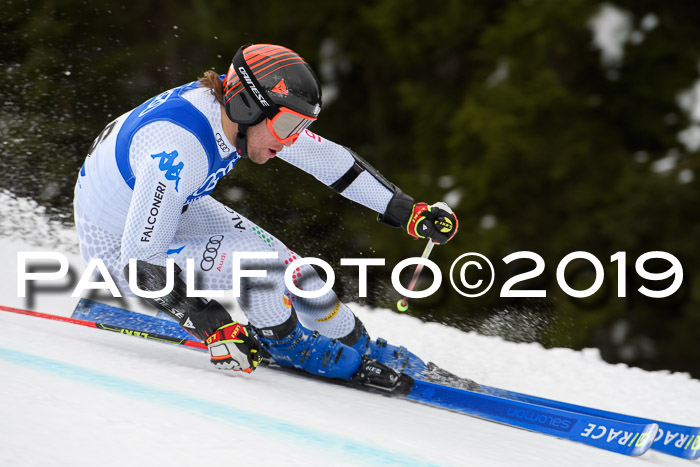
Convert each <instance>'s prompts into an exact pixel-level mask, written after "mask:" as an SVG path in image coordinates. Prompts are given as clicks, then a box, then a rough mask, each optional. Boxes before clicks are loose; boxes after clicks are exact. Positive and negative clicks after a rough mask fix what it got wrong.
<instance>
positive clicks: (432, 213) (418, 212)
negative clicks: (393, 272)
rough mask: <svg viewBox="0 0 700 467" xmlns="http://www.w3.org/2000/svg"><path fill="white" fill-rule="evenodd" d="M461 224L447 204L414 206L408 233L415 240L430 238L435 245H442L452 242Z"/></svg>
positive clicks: (417, 204)
mask: <svg viewBox="0 0 700 467" xmlns="http://www.w3.org/2000/svg"><path fill="white" fill-rule="evenodd" d="M458 225H459V222H458V221H457V216H455V214H454V212H452V209H450V207H449V206H448V205H447V204H445V203H435V204H433V205H432V206H428V204H427V203H416V204H414V205H413V210H412V211H411V217H409V218H408V224H407V225H406V231H407V232H408V234H409V235H410V236H411V237H414V238H426V237H427V238H430V239H431V240H432V241H433V243H435V244H438V245H442V244H443V243H447V242H449V241H450V240H452V237H454V236H455V234H456V233H457V227H458Z"/></svg>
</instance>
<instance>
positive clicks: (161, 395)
mask: <svg viewBox="0 0 700 467" xmlns="http://www.w3.org/2000/svg"><path fill="white" fill-rule="evenodd" d="M0 359H1V360H4V361H6V362H8V363H11V364H14V365H18V366H21V367H23V368H29V369H32V370H36V371H41V372H44V373H50V374H54V375H57V376H60V377H63V378H67V379H70V380H71V381H73V382H78V383H82V384H86V385H90V386H94V387H98V388H101V389H107V390H109V391H112V392H115V393H117V394H119V395H122V396H128V397H131V398H133V399H139V400H141V401H146V402H149V403H155V404H158V405H162V406H166V407H168V408H173V409H176V410H179V411H186V412H189V413H194V414H197V415H203V416H205V417H208V418H212V419H215V420H216V421H218V422H223V423H226V424H228V425H233V426H235V427H239V426H240V424H241V423H246V424H248V425H247V426H249V427H254V429H257V430H260V431H263V432H268V433H269V434H271V435H272V436H281V437H284V438H287V439H291V440H292V441H296V442H301V443H303V445H308V444H312V445H314V446H317V447H319V448H321V449H323V450H329V449H330V450H331V451H332V452H334V453H338V452H344V453H345V454H350V455H352V456H353V457H356V458H357V459H358V460H359V461H360V463H362V464H370V463H371V464H377V465H387V464H388V465H409V466H413V465H421V466H424V465H436V464H431V463H429V462H427V461H425V460H418V459H416V458H415V457H413V456H409V455H406V454H404V453H400V452H392V451H389V450H386V449H382V448H380V447H377V446H372V445H370V444H365V443H361V442H358V441H352V440H347V439H345V438H343V437H341V436H337V435H331V434H328V433H323V432H320V431H315V430H312V429H309V428H306V427H303V426H300V425H295V424H292V423H289V422H285V421H282V420H278V419H275V418H273V417H270V416H266V415H261V414H257V413H254V412H247V411H245V410H241V409H238V408H233V407H228V406H226V405H224V404H218V403H216V402H211V401H207V400H203V399H198V398H195V397H192V396H188V395H186V394H181V393H178V392H175V391H170V390H168V389H162V388H158V387H154V386H149V385H147V384H143V383H139V382H137V381H132V380H129V379H125V378H120V377H118V376H113V375H109V374H107V373H102V372H99V371H95V370H91V369H88V368H84V367H80V366H77V365H71V364H69V363H64V362H61V361H58V360H53V359H48V358H43V357H39V356H37V355H33V354H29V353H25V352H21V351H18V350H13V349H7V348H4V347H0Z"/></svg>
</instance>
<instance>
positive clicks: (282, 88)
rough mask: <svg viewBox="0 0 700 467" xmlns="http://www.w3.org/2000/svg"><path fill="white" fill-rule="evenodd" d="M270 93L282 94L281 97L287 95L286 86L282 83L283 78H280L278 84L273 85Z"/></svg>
mask: <svg viewBox="0 0 700 467" xmlns="http://www.w3.org/2000/svg"><path fill="white" fill-rule="evenodd" d="M271 92H276V93H277V94H282V95H283V96H288V95H289V91H288V90H287V85H286V84H285V83H284V78H282V79H281V80H280V82H279V83H277V84H275V87H274V88H272V90H271Z"/></svg>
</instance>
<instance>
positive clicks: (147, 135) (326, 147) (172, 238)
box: [74, 44, 457, 380]
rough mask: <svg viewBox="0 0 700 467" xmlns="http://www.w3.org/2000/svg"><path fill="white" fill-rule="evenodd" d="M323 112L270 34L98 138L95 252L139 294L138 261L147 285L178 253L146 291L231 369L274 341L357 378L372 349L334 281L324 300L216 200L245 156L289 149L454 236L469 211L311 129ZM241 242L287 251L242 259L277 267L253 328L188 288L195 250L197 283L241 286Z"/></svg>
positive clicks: (262, 157)
mask: <svg viewBox="0 0 700 467" xmlns="http://www.w3.org/2000/svg"><path fill="white" fill-rule="evenodd" d="M320 109H321V91H320V86H319V83H318V81H317V79H316V77H315V75H314V74H313V71H312V70H311V68H310V67H309V66H308V64H306V62H304V60H303V59H302V58H301V57H300V56H299V55H297V54H296V53H294V52H293V51H291V50H289V49H286V48H284V47H280V46H275V45H266V44H258V45H250V46H247V47H241V49H239V51H238V52H237V53H236V55H235V57H234V59H233V60H232V64H231V67H230V68H229V70H228V73H227V75H225V76H219V75H216V74H215V73H214V72H211V71H210V72H207V73H205V75H204V76H203V77H202V78H200V80H199V81H196V82H193V83H189V84H186V85H184V86H181V87H178V88H175V89H171V90H169V91H166V92H164V93H162V94H160V95H159V96H156V97H154V98H152V99H150V100H148V101H146V102H145V103H143V104H142V105H141V106H139V107H137V108H136V109H134V110H132V111H130V112H127V113H126V114H124V115H122V116H120V117H118V118H117V119H116V120H114V121H113V122H111V123H109V124H108V125H107V126H106V127H105V129H104V130H103V131H102V133H100V135H99V136H98V137H97V139H96V140H95V142H94V143H93V145H92V147H91V148H90V151H89V153H88V156H87V158H86V160H85V162H84V164H83V166H82V168H81V170H80V175H79V177H78V182H77V184H76V188H75V201H74V207H75V221H76V226H77V230H78V233H79V237H80V248H81V253H82V256H83V259H84V260H85V261H86V262H88V261H89V260H91V259H93V258H99V259H101V260H102V261H103V262H104V264H105V265H106V266H107V268H108V269H109V272H110V274H111V276H112V277H113V278H115V279H116V280H117V281H118V282H117V285H118V286H119V288H120V290H121V291H122V292H123V293H124V294H127V295H128V294H131V292H130V290H129V287H128V279H127V278H128V275H129V259H130V258H134V259H136V260H137V263H136V264H137V268H136V282H137V284H138V286H139V288H140V289H141V290H146V291H159V290H162V289H163V288H164V286H165V283H166V268H165V265H166V260H167V259H168V258H173V259H174V261H175V264H176V271H177V274H176V277H175V286H174V289H173V291H172V292H171V293H169V294H167V295H165V296H164V297H162V298H158V299H147V300H149V301H150V302H151V303H152V304H153V305H155V306H156V307H157V308H159V309H161V310H162V311H165V312H166V313H168V314H170V315H171V316H173V317H174V318H176V319H177V320H178V321H179V323H180V325H181V326H183V328H184V329H186V330H187V331H188V332H190V333H191V334H192V335H194V336H195V337H197V338H199V339H201V340H203V341H205V342H206V343H207V345H208V347H209V349H210V356H211V360H212V363H213V364H214V365H215V366H216V367H218V368H222V369H232V370H239V371H245V372H251V371H252V370H253V369H255V367H256V366H257V364H258V363H259V362H260V356H261V353H263V352H264V351H263V350H262V349H263V348H264V349H265V351H267V352H269V354H270V356H271V357H272V358H273V359H274V360H275V361H276V362H277V363H279V364H282V365H286V366H291V367H296V368H300V369H303V370H306V371H308V372H311V373H314V374H318V375H324V376H328V377H334V378H342V379H346V380H348V379H351V378H352V377H353V376H354V375H356V374H357V372H358V369H359V368H360V366H361V365H362V362H363V357H362V356H363V355H365V354H366V355H367V356H369V355H371V354H372V352H373V349H372V345H374V344H373V343H372V345H370V339H369V337H368V335H367V332H366V330H365V328H364V326H363V325H362V323H361V322H360V321H359V320H358V319H357V318H356V317H355V316H354V314H353V313H352V311H350V309H349V308H348V307H347V306H345V305H344V304H343V303H341V302H340V301H339V300H338V298H337V297H336V295H335V293H333V292H332V291H329V292H328V293H327V294H326V295H325V296H323V297H320V298H314V299H308V298H301V297H298V296H295V295H294V294H292V293H291V292H290V291H289V290H288V289H287V287H286V286H285V284H284V279H283V274H284V270H285V268H286V267H287V266H288V264H290V263H291V262H293V261H294V260H295V259H297V257H298V256H297V255H296V254H295V253H294V252H293V251H292V250H290V249H289V248H287V247H286V246H285V245H284V244H283V243H282V242H280V241H279V240H278V239H276V238H275V237H274V236H273V235H271V234H270V233H268V232H266V231H265V230H263V229H262V228H261V227H259V226H257V225H256V224H255V223H253V222H251V221H250V220H248V219H246V218H245V217H243V216H242V215H240V214H238V213H237V212H236V211H234V210H233V209H231V208H229V207H227V206H224V205H223V204H221V203H220V202H218V201H216V200H215V199H214V198H212V197H211V196H210V193H211V192H212V190H213V189H214V187H215V186H216V183H217V181H218V180H219V179H220V178H221V177H223V176H224V175H226V174H227V173H228V172H229V171H231V169H233V167H234V165H235V164H236V163H238V162H239V161H240V160H241V159H242V158H247V159H249V160H250V161H252V162H253V163H256V164H264V163H266V162H267V161H268V160H269V159H272V158H275V157H279V158H280V159H283V160H285V161H287V162H289V163H290V164H292V165H294V166H296V167H298V168H300V169H302V170H304V171H306V172H308V173H310V174H312V175H314V176H315V177H316V178H317V179H318V180H320V181H321V182H322V183H324V184H326V185H328V186H330V187H331V188H333V189H334V190H335V191H336V192H338V193H340V194H342V195H343V196H345V197H347V198H349V199H351V200H353V201H356V202H357V203H360V204H362V205H364V206H366V207H368V208H370V209H372V210H374V211H376V212H377V213H379V220H380V221H381V222H383V223H385V224H388V225H390V226H393V227H401V228H404V229H406V230H407V232H408V233H409V234H411V235H412V236H414V237H416V238H426V237H429V238H431V239H432V240H433V241H434V242H436V243H445V242H447V241H448V240H449V239H451V238H452V237H453V236H454V234H455V233H456V231H457V219H456V217H455V215H454V214H453V213H451V212H448V211H446V210H443V209H440V208H438V207H435V206H432V207H431V206H429V205H427V204H426V203H415V202H414V200H413V199H412V198H411V197H409V196H407V195H405V194H404V193H403V192H402V191H401V190H399V189H398V188H397V187H396V186H394V185H393V184H391V183H389V182H388V181H387V180H386V179H384V178H383V177H382V176H381V175H380V174H379V173H378V172H377V171H376V170H374V169H373V168H372V167H371V166H370V165H369V164H367V163H366V162H365V161H364V160H362V159H361V158H360V157H358V156H357V155H356V154H355V153H353V152H352V151H351V150H349V149H347V148H345V147H343V146H340V145H338V144H335V143H333V142H331V141H329V140H328V139H325V138H323V137H320V136H318V135H316V134H314V133H311V132H310V131H308V130H307V127H308V126H309V125H310V124H311V123H312V122H313V121H314V120H316V118H317V116H318V113H319V112H320ZM233 252H277V253H278V259H277V260H261V259H257V260H255V259H251V260H243V261H242V264H241V268H242V269H246V270H249V269H264V270H266V271H267V277H261V278H246V279H244V280H243V281H242V287H241V290H242V295H241V297H240V299H239V303H240V305H241V308H242V309H243V311H244V312H245V314H246V316H247V318H248V320H249V323H250V326H243V325H241V324H239V323H236V322H234V321H233V320H232V318H231V316H230V315H229V313H228V312H227V311H226V310H225V309H224V308H223V307H222V306H221V305H220V304H219V303H218V302H217V301H215V300H209V301H207V300H204V299H202V298H196V297H187V296H186V284H185V282H184V280H185V277H186V274H185V272H186V271H185V268H186V259H187V258H194V265H195V268H196V271H195V277H196V282H197V283H196V287H197V289H207V290H219V289H221V290H231V288H232V265H231V255H232V253H233ZM294 280H295V284H297V285H298V286H299V287H300V288H302V289H308V290H318V289H320V288H321V287H322V286H323V285H324V283H323V281H322V280H321V279H320V278H319V277H318V275H317V274H316V272H315V270H314V269H313V268H312V267H311V266H308V265H306V266H301V267H299V268H297V270H296V274H295V277H294ZM314 331H316V332H314ZM261 343H262V347H261V345H260V344H261ZM375 350H376V349H375ZM374 353H375V354H376V351H375V352H374ZM365 360H367V358H365Z"/></svg>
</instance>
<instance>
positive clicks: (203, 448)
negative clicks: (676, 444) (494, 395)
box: [0, 193, 700, 466]
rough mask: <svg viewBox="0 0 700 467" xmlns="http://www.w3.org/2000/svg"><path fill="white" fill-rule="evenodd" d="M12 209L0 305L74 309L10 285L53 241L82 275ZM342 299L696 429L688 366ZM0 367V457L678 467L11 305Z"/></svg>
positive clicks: (64, 232) (478, 373) (22, 461)
mask: <svg viewBox="0 0 700 467" xmlns="http://www.w3.org/2000/svg"><path fill="white" fill-rule="evenodd" d="M6 196H8V195H7V194H6V193H0V206H8V203H9V201H8V200H5V199H3V197H6ZM3 201H8V203H5V202H3ZM9 204H11V206H12V209H9V208H7V207H5V208H3V207H0V218H1V219H4V222H5V223H10V224H7V225H11V224H12V223H13V222H20V223H26V222H29V221H31V222H33V223H34V224H35V225H33V226H32V227H31V228H26V229H24V230H25V234H23V235H15V236H11V237H8V236H5V237H1V238H0V255H2V256H1V257H2V258H5V261H6V262H5V265H6V267H5V268H2V270H1V272H0V287H1V289H0V297H2V299H1V302H0V304H2V305H5V306H12V307H18V308H31V309H34V310H36V311H41V312H45V313H54V314H58V315H62V316H70V314H71V313H72V309H73V307H74V306H75V303H76V301H77V298H71V297H70V292H71V290H70V287H64V289H63V290H61V291H41V292H39V293H37V294H36V297H35V298H36V299H35V300H34V302H33V304H32V306H29V304H28V302H27V300H26V299H23V298H20V297H17V296H16V295H17V294H16V288H17V287H16V281H17V278H16V253H17V251H27V250H34V251H49V250H52V249H54V248H59V250H60V251H62V252H63V253H64V254H66V255H67V256H68V258H69V261H70V263H71V267H72V268H75V269H76V272H77V273H78V274H80V272H81V271H82V269H81V268H82V266H81V261H80V259H79V256H78V254H77V248H76V247H75V242H76V239H75V236H74V234H73V233H72V232H71V231H70V230H69V229H65V228H63V227H61V226H60V225H56V224H52V223H49V222H48V221H47V220H46V219H45V218H44V216H43V215H42V214H41V213H40V212H38V211H36V208H37V207H36V206H35V205H33V204H32V203H31V202H27V201H25V200H17V199H15V200H14V201H13V203H9ZM25 209H28V210H35V211H34V214H33V216H28V215H27V213H26V212H25V211H24V210H25ZM16 225H17V224H16ZM22 225H25V224H22ZM25 227H26V225H25ZM49 233H50V235H49ZM44 237H45V238H44ZM46 239H48V240H46ZM49 240H50V241H49ZM44 241H45V243H42V242H44ZM350 306H351V308H352V309H353V310H354V311H355V312H356V314H357V315H358V316H359V317H360V319H362V321H363V322H364V323H365V324H366V326H367V328H368V329H369V331H370V333H372V334H373V335H374V336H381V337H385V338H387V339H388V340H389V342H396V343H401V344H403V345H405V346H407V347H409V348H410V349H411V350H412V351H414V352H415V353H417V354H418V355H421V356H422V357H424V358H425V359H427V360H432V361H434V362H435V363H437V364H438V365H441V366H443V367H445V368H446V369H448V370H450V371H453V372H455V373H457V374H460V375H463V376H467V377H471V378H473V379H475V380H476V381H478V382H481V383H483V384H486V385H489V386H497V387H503V388H506V389H511V390H515V391H519V392H524V393H530V394H536V395H539V396H543V397H548V398H553V399H560V400H564V401H567V402H572V403H577V404H583V405H590V406H594V407H597V408H601V409H607V410H613V411H618V412H626V413H629V414H632V415H639V416H644V417H650V418H657V419H661V420H664V421H668V422H675V423H681V424H690V425H698V424H700V403H699V402H700V398H699V395H700V381H698V380H695V379H692V378H690V377H689V376H688V375H687V374H681V373H670V372H665V371H662V372H647V371H643V370H640V369H637V368H629V367H627V366H625V365H610V364H607V363H605V362H603V361H602V360H601V358H600V355H599V353H598V351H597V350H593V349H586V350H584V351H582V352H577V351H573V350H570V349H545V348H543V347H542V346H540V345H537V344H523V343H511V342H506V341H504V340H502V339H501V338H499V337H493V336H484V335H479V334H476V333H465V332H462V331H459V330H457V329H453V328H450V327H447V326H444V325H440V324H437V323H424V322H422V321H420V320H419V319H417V318H413V317H410V316H405V315H400V314H397V313H394V312H392V311H389V310H382V309H372V308H369V307H364V306H358V305H356V304H350ZM236 313H238V314H240V310H236ZM0 375H2V376H1V377H0V378H1V379H0V401H1V402H2V403H0V465H2V466H17V465H21V466H33V465H37V466H38V465H55V466H62V465H66V466H67V465H70V466H76V465H77V466H83V465H84V466H88V465H90V466H92V465H105V466H111V465H114V466H117V465H119V466H121V465H137V466H141V465H144V466H145V465H171V466H178V465H207V464H214V463H216V464H217V465H218V464H222V463H224V464H230V465H240V464H253V465H271V464H277V463H280V464H284V465H311V466H315V465H476V466H513V465H518V466H550V465H551V466H579V465H597V466H613V465H614V466H626V465H629V466H639V465H688V461H685V460H681V459H676V458H673V457H670V456H667V455H664V454H661V453H657V452H654V451H649V452H648V453H647V454H645V455H644V456H643V457H642V458H639V459H636V458H629V457H625V456H621V455H618V454H614V453H609V452H606V451H602V450H599V449H595V448H592V447H588V446H584V445H580V444H577V443H573V442H569V441H563V440H559V439H556V438H552V437H548V436H545V435H541V434H536V433H530V432H527V431H523V430H518V429H515V428H511V427H507V426H503V425H499V424H496V423H491V422H487V421H483V420H478V419H475V418H471V417H467V416H464V415H461V414H456V413H452V412H448V411H444V410H439V409H434V408H431V407H427V406H422V405H419V404H414V403H411V402H408V401H403V400H395V399H391V398H388V397H383V396H380V395H375V394H368V393H364V392H361V391H355V390H351V389H348V388H344V387H340V386H336V385H332V384H328V383H323V382H318V381H313V380H308V379H306V378H301V377H299V376H296V375H290V374H283V373H279V372H275V371H271V370H268V369H265V368H261V369H259V370H258V371H256V372H255V373H253V374H251V375H244V374H240V375H239V374H233V373H222V372H218V371H216V370H214V369H211V368H210V364H209V362H208V357H207V355H206V354H205V353H201V352H197V351H193V350H189V349H185V348H182V347H177V346H172V345H166V344H157V343H153V342H149V341H143V340H140V339H134V338H130V337H127V336H122V335H118V334H112V333H108V332H103V331H98V330H95V329H89V328H83V327H80V326H75V325H71V324H66V323H60V322H53V321H48V320H41V319H38V318H34V317H28V316H21V315H15V314H11V313H6V312H0Z"/></svg>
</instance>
